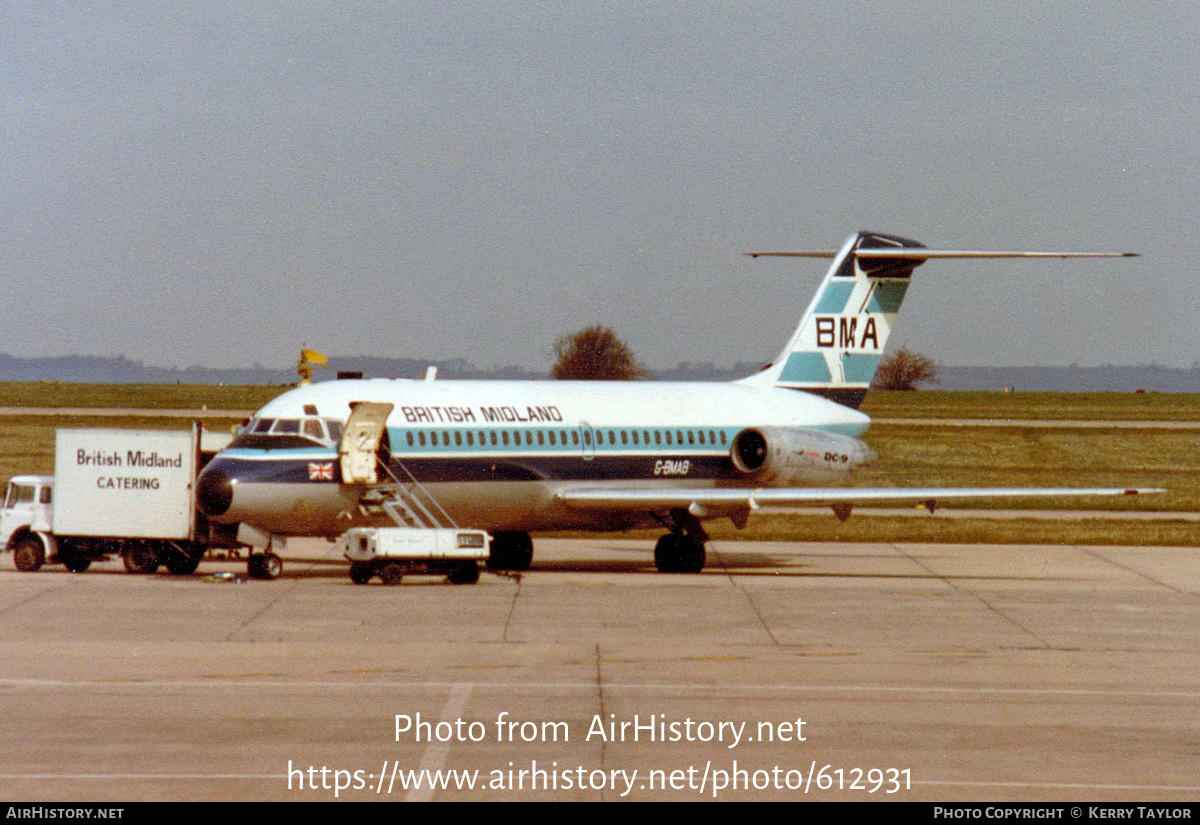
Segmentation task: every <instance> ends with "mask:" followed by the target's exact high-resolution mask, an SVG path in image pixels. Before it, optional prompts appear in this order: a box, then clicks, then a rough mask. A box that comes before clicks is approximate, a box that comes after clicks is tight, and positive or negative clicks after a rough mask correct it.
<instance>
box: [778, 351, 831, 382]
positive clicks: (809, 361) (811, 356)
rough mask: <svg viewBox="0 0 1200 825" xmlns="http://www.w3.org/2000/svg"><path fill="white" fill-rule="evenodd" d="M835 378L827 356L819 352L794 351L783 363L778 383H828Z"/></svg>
mask: <svg viewBox="0 0 1200 825" xmlns="http://www.w3.org/2000/svg"><path fill="white" fill-rule="evenodd" d="M832 380H833V374H832V373H830V372H829V364H827V363H825V356H824V355H822V354H821V353H819V352H793V353H792V354H791V355H789V356H788V359H787V363H785V364H784V365H783V372H781V373H780V374H779V378H778V381H777V383H781V384H786V383H792V382H796V383H805V384H828V383H829V382H830V381H832Z"/></svg>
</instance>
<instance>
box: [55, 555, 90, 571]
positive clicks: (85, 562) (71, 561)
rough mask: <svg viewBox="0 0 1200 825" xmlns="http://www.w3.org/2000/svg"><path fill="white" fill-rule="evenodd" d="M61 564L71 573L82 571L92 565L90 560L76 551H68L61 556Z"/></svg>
mask: <svg viewBox="0 0 1200 825" xmlns="http://www.w3.org/2000/svg"><path fill="white" fill-rule="evenodd" d="M60 555H61V554H60ZM63 566H64V567H66V568H67V569H68V570H70V571H71V572H72V573H82V572H83V571H84V570H87V569H88V568H89V567H91V566H92V560H91V559H89V558H88V557H87V556H81V555H78V554H77V553H68V554H66V555H65V556H63Z"/></svg>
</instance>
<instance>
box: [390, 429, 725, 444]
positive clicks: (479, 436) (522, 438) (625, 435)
mask: <svg viewBox="0 0 1200 825" xmlns="http://www.w3.org/2000/svg"><path fill="white" fill-rule="evenodd" d="M593 434H594V435H593ZM405 440H406V441H407V443H408V446H409V447H475V446H479V447H487V446H492V447H509V446H516V447H521V446H526V447H535V446H536V447H559V446H562V447H580V446H583V447H593V446H596V447H604V446H624V447H628V446H634V447H639V446H648V447H649V446H653V447H661V446H697V445H699V446H715V445H720V446H725V445H726V443H727V440H728V436H727V435H726V434H725V431H724V430H715V429H706V430H701V429H690V428H689V429H674V430H650V429H640V430H626V429H621V430H613V429H596V430H583V431H582V432H581V431H580V430H566V429H549V430H417V431H415V432H414V431H411V430H410V431H408V432H407V433H405Z"/></svg>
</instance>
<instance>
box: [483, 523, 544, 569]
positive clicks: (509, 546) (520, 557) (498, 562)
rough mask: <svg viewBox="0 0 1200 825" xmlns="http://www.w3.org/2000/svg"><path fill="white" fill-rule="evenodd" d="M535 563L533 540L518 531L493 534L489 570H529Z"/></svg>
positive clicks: (488, 561)
mask: <svg viewBox="0 0 1200 825" xmlns="http://www.w3.org/2000/svg"><path fill="white" fill-rule="evenodd" d="M532 562H533V539H531V538H530V537H529V534H528V533H523V532H520V531H517V530H500V531H497V532H495V533H492V550H491V553H490V554H489V555H488V560H487V567H488V570H528V569H529V565H530V564H531V563H532Z"/></svg>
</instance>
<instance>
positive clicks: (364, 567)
mask: <svg viewBox="0 0 1200 825" xmlns="http://www.w3.org/2000/svg"><path fill="white" fill-rule="evenodd" d="M374 575H375V571H374V570H372V569H371V565H369V564H351V565H350V581H352V582H354V583H355V584H366V583H367V582H369V581H370V580H371V577H372V576H374Z"/></svg>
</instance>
